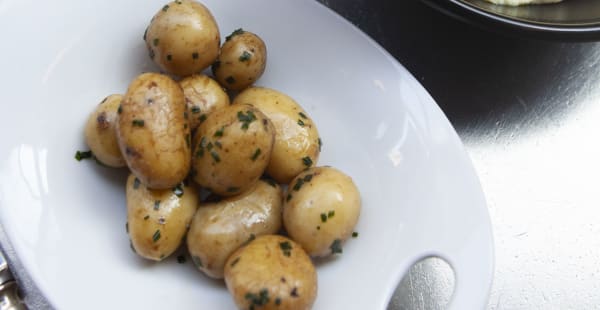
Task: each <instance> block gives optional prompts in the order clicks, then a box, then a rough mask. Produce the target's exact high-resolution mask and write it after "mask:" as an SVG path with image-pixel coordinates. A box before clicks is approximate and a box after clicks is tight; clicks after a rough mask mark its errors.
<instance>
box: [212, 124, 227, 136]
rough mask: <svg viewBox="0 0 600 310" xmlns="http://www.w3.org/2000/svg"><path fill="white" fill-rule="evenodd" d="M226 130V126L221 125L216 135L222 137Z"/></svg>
mask: <svg viewBox="0 0 600 310" xmlns="http://www.w3.org/2000/svg"><path fill="white" fill-rule="evenodd" d="M224 131H225V126H223V127H221V128H220V129H219V130H217V131H215V135H214V136H215V137H222V136H223V132H224Z"/></svg>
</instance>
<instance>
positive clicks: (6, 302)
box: [0, 280, 27, 310]
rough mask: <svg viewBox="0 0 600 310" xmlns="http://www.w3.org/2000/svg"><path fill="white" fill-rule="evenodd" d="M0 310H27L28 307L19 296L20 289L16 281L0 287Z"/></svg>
mask: <svg viewBox="0 0 600 310" xmlns="http://www.w3.org/2000/svg"><path fill="white" fill-rule="evenodd" d="M0 310H27V306H25V304H24V303H23V300H22V299H21V297H20V296H19V287H18V286H17V282H16V281H14V280H13V281H9V282H6V283H4V284H2V285H0Z"/></svg>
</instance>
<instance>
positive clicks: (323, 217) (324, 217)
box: [321, 213, 327, 223]
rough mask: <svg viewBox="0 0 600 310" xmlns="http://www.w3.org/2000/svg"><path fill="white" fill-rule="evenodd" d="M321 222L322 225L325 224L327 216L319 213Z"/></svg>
mask: <svg viewBox="0 0 600 310" xmlns="http://www.w3.org/2000/svg"><path fill="white" fill-rule="evenodd" d="M321 222H323V223H325V222H327V214H325V213H321Z"/></svg>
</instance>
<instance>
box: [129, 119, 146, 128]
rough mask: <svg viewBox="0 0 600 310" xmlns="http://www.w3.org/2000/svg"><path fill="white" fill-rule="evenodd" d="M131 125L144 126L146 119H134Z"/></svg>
mask: <svg viewBox="0 0 600 310" xmlns="http://www.w3.org/2000/svg"><path fill="white" fill-rule="evenodd" d="M131 125H132V126H134V127H144V120H143V119H134V120H133V121H131Z"/></svg>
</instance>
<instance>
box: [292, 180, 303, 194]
mask: <svg viewBox="0 0 600 310" xmlns="http://www.w3.org/2000/svg"><path fill="white" fill-rule="evenodd" d="M302 185H304V179H303V178H300V179H298V181H296V185H294V187H293V189H294V190H295V191H299V190H300V188H301V187H302Z"/></svg>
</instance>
